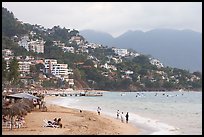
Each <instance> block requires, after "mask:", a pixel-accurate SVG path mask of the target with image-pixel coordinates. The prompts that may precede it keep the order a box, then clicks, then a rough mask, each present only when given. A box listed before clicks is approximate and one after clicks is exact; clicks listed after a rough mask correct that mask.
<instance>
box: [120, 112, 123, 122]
mask: <svg viewBox="0 0 204 137" xmlns="http://www.w3.org/2000/svg"><path fill="white" fill-rule="evenodd" d="M120 118H121V122H122V123H123V122H124V115H123V112H122V113H121V115H120Z"/></svg>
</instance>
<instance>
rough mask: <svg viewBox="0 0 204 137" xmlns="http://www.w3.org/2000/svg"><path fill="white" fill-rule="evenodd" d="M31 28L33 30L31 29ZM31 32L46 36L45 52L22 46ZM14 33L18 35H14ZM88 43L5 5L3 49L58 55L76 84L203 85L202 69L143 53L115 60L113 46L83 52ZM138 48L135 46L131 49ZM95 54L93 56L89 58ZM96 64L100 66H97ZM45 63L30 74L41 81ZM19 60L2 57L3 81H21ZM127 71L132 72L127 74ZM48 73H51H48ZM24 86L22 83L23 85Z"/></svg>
mask: <svg viewBox="0 0 204 137" xmlns="http://www.w3.org/2000/svg"><path fill="white" fill-rule="evenodd" d="M31 32H32V33H31ZM24 35H28V36H29V38H30V39H32V40H36V39H43V40H44V41H45V44H44V45H45V47H44V54H42V53H41V54H38V53H34V52H32V51H29V52H28V51H27V50H25V49H24V48H23V47H19V46H18V44H17V42H18V41H19V40H20V38H21V36H24ZM13 36H17V38H14V37H13ZM73 36H78V37H80V38H81V39H82V41H83V42H84V43H83V44H81V45H77V43H76V42H70V39H71V38H72V37H73ZM56 41H58V42H60V43H63V44H64V46H65V47H67V46H72V47H73V48H74V50H75V52H74V53H69V52H64V51H63V50H62V48H61V47H60V46H59V45H54V43H55V42H56ZM86 43H88V42H87V41H86V40H85V39H84V37H83V36H81V35H79V31H78V30H75V29H73V30H71V29H67V28H61V27H60V26H54V27H53V28H51V29H45V28H44V27H43V26H40V25H37V24H35V25H31V24H28V23H21V22H19V21H18V19H16V18H14V15H13V13H11V12H9V11H8V10H7V9H5V8H2V49H11V50H12V51H13V52H14V56H33V57H35V58H49V59H56V60H57V62H58V63H65V64H68V66H69V67H70V68H72V69H73V72H74V75H73V76H70V77H71V78H74V80H75V83H76V86H78V87H80V88H84V87H90V88H94V89H102V90H126V91H129V90H131V91H132V90H155V89H156V90H157V89H166V90H177V89H181V88H182V89H187V90H194V89H195V90H200V89H202V73H200V72H194V73H190V72H189V71H186V70H182V69H178V68H171V67H164V68H158V67H157V66H155V65H152V64H151V63H150V59H149V56H146V55H140V56H137V57H133V56H126V57H120V59H121V60H122V62H115V61H114V59H113V58H112V57H115V58H118V55H116V54H115V53H114V51H113V50H112V48H108V47H104V46H101V47H97V48H90V47H89V48H86V50H88V53H87V52H82V51H81V50H82V47H81V46H84V45H85V44H86ZM130 51H132V52H135V51H134V50H130ZM90 57H92V58H90ZM104 64H106V65H107V64H108V65H112V66H111V67H113V68H114V67H115V68H116V69H113V68H103V67H101V65H104ZM95 66H97V67H95ZM43 69H44V66H43V65H42V64H38V65H32V66H31V68H30V70H31V74H30V76H31V77H32V78H33V79H34V80H35V81H39V75H40V73H43V72H42V70H43ZM17 70H18V63H17V60H16V59H15V58H14V59H13V60H12V61H11V62H10V64H9V69H7V68H6V62H5V60H4V59H3V58H2V79H3V83H5V82H9V83H10V84H12V85H18V84H19V72H18V71H17ZM127 71H131V72H133V73H132V74H127V73H126V72H127ZM46 75H47V76H48V74H46ZM63 84H65V83H63V82H62V81H60V80H59V79H50V80H44V81H42V84H41V85H42V86H43V87H47V88H62V85H63ZM22 86H23V85H22Z"/></svg>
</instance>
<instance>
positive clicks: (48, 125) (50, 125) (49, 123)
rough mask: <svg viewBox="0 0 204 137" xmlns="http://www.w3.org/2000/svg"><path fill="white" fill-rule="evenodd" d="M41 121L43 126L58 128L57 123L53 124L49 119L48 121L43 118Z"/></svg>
mask: <svg viewBox="0 0 204 137" xmlns="http://www.w3.org/2000/svg"><path fill="white" fill-rule="evenodd" d="M43 122H44V125H43V127H53V128H59V125H55V124H53V122H52V121H50V120H49V121H48V120H46V119H44V120H43Z"/></svg>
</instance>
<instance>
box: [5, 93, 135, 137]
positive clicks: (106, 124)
mask: <svg viewBox="0 0 204 137" xmlns="http://www.w3.org/2000/svg"><path fill="white" fill-rule="evenodd" d="M53 98H56V97H55V96H47V97H46V98H45V100H50V99H53ZM46 105H47V107H48V111H47V112H40V111H38V110H34V111H32V112H31V113H28V114H27V115H26V116H25V121H26V124H25V126H26V127H22V128H19V129H13V130H10V129H2V134H3V135H118V134H119V135H136V134H138V132H139V129H138V128H136V127H134V126H133V125H131V124H129V123H122V122H121V121H120V120H118V119H114V118H110V117H107V116H104V115H103V114H101V115H97V113H96V112H90V111H82V113H80V112H79V110H78V109H71V108H66V107H61V106H57V105H53V104H46ZM55 117H56V118H59V117H60V118H61V119H62V121H61V122H62V128H52V127H43V125H44V122H43V120H45V119H46V120H53V119H54V118H55Z"/></svg>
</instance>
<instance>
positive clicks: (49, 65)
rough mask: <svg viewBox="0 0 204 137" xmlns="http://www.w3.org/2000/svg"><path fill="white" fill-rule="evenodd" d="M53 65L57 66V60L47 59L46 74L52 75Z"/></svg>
mask: <svg viewBox="0 0 204 137" xmlns="http://www.w3.org/2000/svg"><path fill="white" fill-rule="evenodd" d="M53 64H57V60H56V59H45V61H44V65H45V73H52V68H53Z"/></svg>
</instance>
